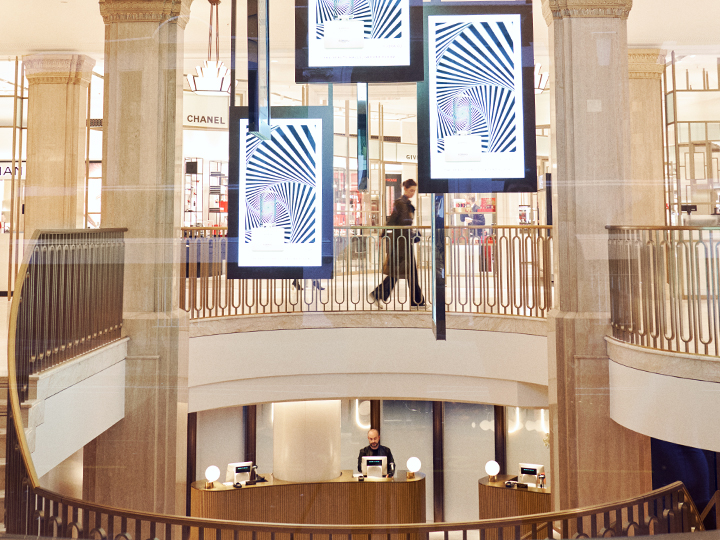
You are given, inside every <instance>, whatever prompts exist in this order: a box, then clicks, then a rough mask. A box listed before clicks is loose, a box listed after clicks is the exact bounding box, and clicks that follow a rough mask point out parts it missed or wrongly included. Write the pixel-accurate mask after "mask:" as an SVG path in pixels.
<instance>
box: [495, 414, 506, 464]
mask: <svg viewBox="0 0 720 540" xmlns="http://www.w3.org/2000/svg"><path fill="white" fill-rule="evenodd" d="M506 433H507V421H506V419H505V406H504V405H495V461H497V463H498V465H500V474H507V446H506Z"/></svg>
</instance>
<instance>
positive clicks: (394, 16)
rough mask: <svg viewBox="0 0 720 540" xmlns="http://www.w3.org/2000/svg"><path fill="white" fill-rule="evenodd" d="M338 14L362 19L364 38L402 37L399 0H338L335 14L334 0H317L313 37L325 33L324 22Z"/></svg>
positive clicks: (320, 37)
mask: <svg viewBox="0 0 720 540" xmlns="http://www.w3.org/2000/svg"><path fill="white" fill-rule="evenodd" d="M336 15H337V16H340V15H352V18H353V19H359V20H362V21H363V23H364V26H365V39H397V38H401V37H402V26H401V15H402V7H401V0H354V1H353V2H351V1H350V0H339V2H338V6H337V14H336V12H335V2H334V0H317V3H316V5H315V21H316V25H315V38H316V39H322V37H323V36H324V35H325V26H324V25H325V22H326V21H332V20H333V19H335V18H336Z"/></svg>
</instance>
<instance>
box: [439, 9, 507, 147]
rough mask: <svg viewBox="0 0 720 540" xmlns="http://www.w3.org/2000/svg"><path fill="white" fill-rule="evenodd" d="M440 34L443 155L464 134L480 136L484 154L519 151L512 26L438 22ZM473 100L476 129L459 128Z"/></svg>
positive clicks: (488, 23)
mask: <svg viewBox="0 0 720 540" xmlns="http://www.w3.org/2000/svg"><path fill="white" fill-rule="evenodd" d="M435 35H436V54H435V62H436V66H437V78H436V92H437V94H436V95H437V110H436V114H437V118H436V119H437V133H436V135H437V147H438V151H440V152H442V151H444V149H445V143H444V140H443V139H444V138H445V137H447V136H450V135H454V134H455V133H457V131H458V130H464V131H469V132H470V133H471V134H473V135H480V136H481V137H482V141H483V142H482V150H483V152H514V151H516V149H517V136H518V134H517V133H516V129H517V127H516V122H515V120H516V118H515V112H514V110H515V99H516V96H515V92H516V90H515V75H514V73H515V63H514V61H513V58H514V52H515V43H514V42H513V39H512V37H511V35H510V32H509V31H508V28H507V25H506V23H504V22H482V23H462V22H459V23H458V22H452V23H451V22H438V23H436V26H435ZM467 102H469V103H470V111H471V112H470V122H469V124H470V125H469V126H468V125H466V124H467V122H465V123H464V124H463V125H459V124H460V122H458V119H457V109H458V103H461V104H463V105H462V106H463V107H466V103H467ZM454 110H455V113H454Z"/></svg>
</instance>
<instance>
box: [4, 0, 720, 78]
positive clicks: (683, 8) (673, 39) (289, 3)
mask: <svg viewBox="0 0 720 540" xmlns="http://www.w3.org/2000/svg"><path fill="white" fill-rule="evenodd" d="M540 4H541V2H540V0H533V7H534V8H535V17H534V28H535V40H536V46H535V47H536V56H537V57H538V60H539V61H540V62H542V63H546V62H547V50H548V39H547V26H546V25H545V21H544V20H543V18H542V13H541V9H540ZM230 7H231V2H230V0H223V1H222V3H221V4H220V38H221V47H220V48H221V57H222V58H221V59H223V60H224V61H225V62H226V63H229V55H230ZM270 9H271V12H270V17H271V35H270V39H271V49H272V57H273V59H275V60H277V61H278V62H276V63H275V65H274V66H273V69H277V71H276V72H275V75H276V76H277V78H278V79H279V80H280V81H283V82H291V81H292V73H293V71H292V67H293V66H292V64H293V50H294V31H295V30H294V26H295V25H294V21H293V19H292V17H293V13H294V0H272V2H271V6H270ZM244 10H245V2H244V0H238V12H239V13H243V12H244ZM209 14H210V8H209V3H208V2H207V1H206V0H195V1H194V2H193V4H192V7H191V16H190V22H189V23H188V25H187V28H186V31H185V71H186V72H193V70H194V66H195V65H197V64H198V63H200V62H201V61H202V60H203V59H206V57H207V43H208V21H209ZM3 20H4V21H5V22H6V23H8V24H6V25H5V27H4V28H3V34H2V38H1V39H0V58H3V57H4V58H7V57H14V56H16V55H20V56H22V55H25V54H30V53H33V52H47V51H72V52H80V53H84V54H87V55H89V56H91V57H93V58H95V59H96V60H98V62H101V61H102V57H103V49H104V31H105V30H104V24H103V21H102V18H101V17H100V10H99V7H98V2H97V0H23V1H21V2H20V1H14V2H8V1H6V2H4V5H3ZM718 20H720V1H718V0H691V1H688V0H634V2H633V8H632V11H631V12H630V17H629V19H628V42H629V44H630V46H631V47H661V48H664V49H667V50H668V51H669V50H676V51H678V52H679V53H681V54H682V55H688V54H717V55H719V56H720V37H719V35H718V33H717V29H716V25H717V21H718ZM10 22H12V23H11V24H9V23H10ZM241 31H242V32H244V27H243V28H241ZM239 45H241V47H242V48H244V43H242V42H241V43H240V44H239ZM98 67H100V66H98ZM274 79H275V77H274Z"/></svg>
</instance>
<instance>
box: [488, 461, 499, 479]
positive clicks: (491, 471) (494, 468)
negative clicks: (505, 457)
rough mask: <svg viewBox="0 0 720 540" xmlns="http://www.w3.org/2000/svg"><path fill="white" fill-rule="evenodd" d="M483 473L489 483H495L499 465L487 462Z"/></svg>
mask: <svg viewBox="0 0 720 540" xmlns="http://www.w3.org/2000/svg"><path fill="white" fill-rule="evenodd" d="M485 472H486V473H487V475H488V480H490V481H491V482H497V475H498V473H499V472H500V465H499V464H498V462H497V461H488V462H487V463H486V464H485Z"/></svg>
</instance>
